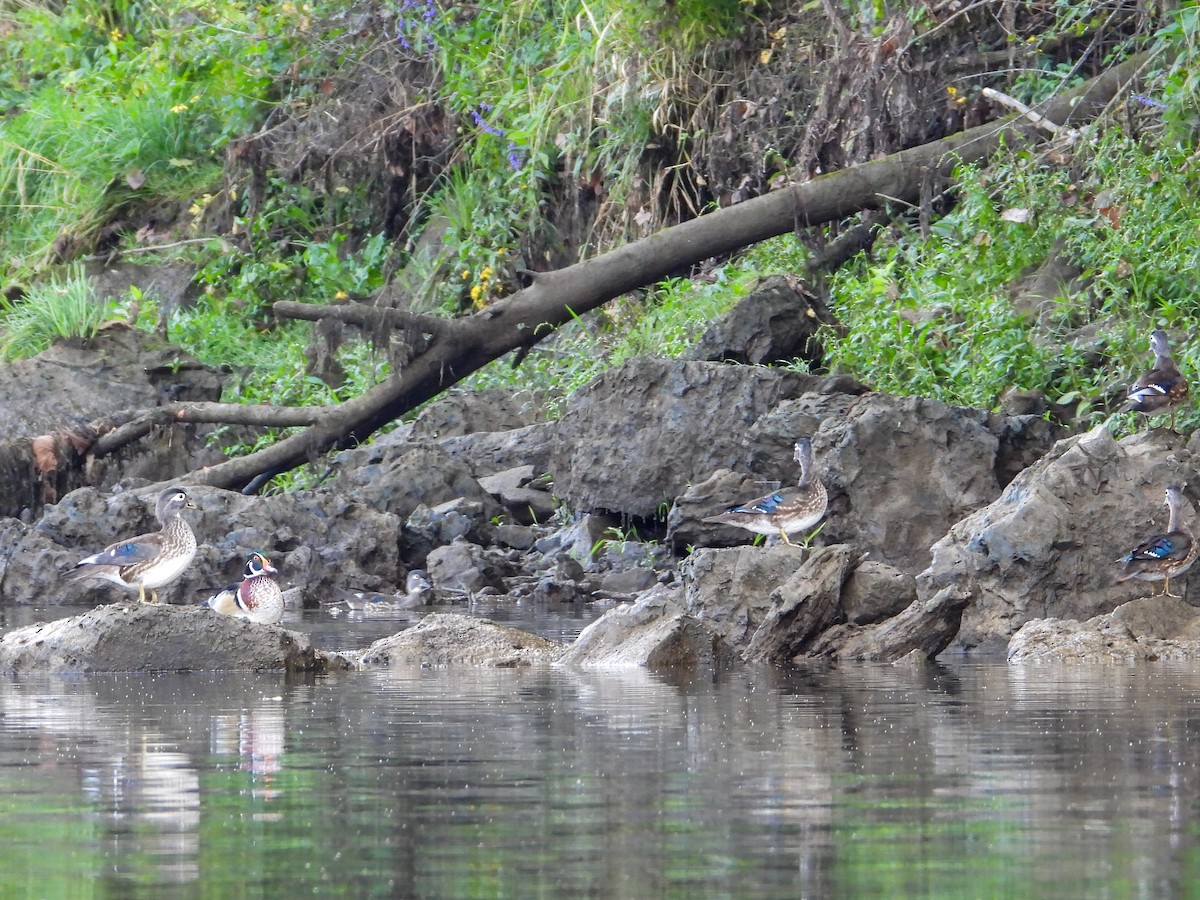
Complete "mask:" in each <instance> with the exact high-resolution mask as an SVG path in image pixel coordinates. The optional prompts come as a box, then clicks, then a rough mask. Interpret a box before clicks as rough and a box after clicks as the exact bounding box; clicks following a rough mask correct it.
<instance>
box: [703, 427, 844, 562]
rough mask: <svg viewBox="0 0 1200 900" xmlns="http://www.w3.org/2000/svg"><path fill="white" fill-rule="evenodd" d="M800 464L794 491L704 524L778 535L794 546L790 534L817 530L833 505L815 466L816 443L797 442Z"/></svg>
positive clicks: (776, 493) (761, 499)
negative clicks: (813, 448)
mask: <svg viewBox="0 0 1200 900" xmlns="http://www.w3.org/2000/svg"><path fill="white" fill-rule="evenodd" d="M796 462H798V463H800V481H799V482H798V483H797V485H796V486H795V487H794V488H782V489H781V490H778V491H774V492H772V493H770V494H765V495H763V496H762V497H758V498H756V499H754V500H751V501H749V502H748V503H743V504H741V505H740V506H735V507H733V508H732V509H729V510H726V511H725V512H723V513H720V514H719V515H715V516H708V517H706V518H705V519H704V521H705V522H717V523H719V524H722V525H736V526H738V527H739V528H745V529H746V530H747V531H753V532H754V533H755V534H764V535H767V536H768V537H774V536H776V535H778V536H779V537H781V538H782V539H783V542H784V543H785V544H790V543H791V541H790V540H788V533H789V532H797V531H806V530H808V529H810V528H813V527H814V526H815V525H816V524H817V523H818V522H820V521H821V519H822V518H824V517H825V510H826V508H827V507H828V505H829V497H828V495H827V494H826V492H825V485H824V484H822V483H821V476H820V475H818V474H817V471H816V466H815V464H814V462H813V450H812V441H810V440H809V439H808V438H800V440H798V441H796Z"/></svg>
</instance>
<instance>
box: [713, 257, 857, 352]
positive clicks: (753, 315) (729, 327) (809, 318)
mask: <svg viewBox="0 0 1200 900" xmlns="http://www.w3.org/2000/svg"><path fill="white" fill-rule="evenodd" d="M836 324H837V320H836V319H834V317H833V314H832V313H830V311H829V305H828V303H827V302H826V300H825V298H824V297H822V296H821V295H820V294H819V293H818V292H816V291H814V290H812V289H811V288H809V287H808V286H807V285H805V283H804V282H803V281H802V280H801V279H799V278H797V277H796V276H794V275H774V276H772V277H770V278H767V279H765V280H764V281H763V282H762V284H760V285H759V286H758V287H757V288H755V289H754V290H753V291H752V292H751V293H749V294H747V295H746V296H745V297H743V298H742V299H741V300H740V301H738V303H737V305H736V306H734V308H733V309H731V310H730V311H729V312H727V313H725V314H724V315H721V316H718V317H717V318H716V319H714V320H713V322H712V323H711V324H710V325H709V326H708V328H707V329H706V330H705V332H704V334H703V335H701V336H700V340H699V341H697V342H696V346H695V347H694V348H693V350H692V353H691V358H692V359H706V360H728V361H731V362H739V363H749V364H751V365H765V364H769V363H790V362H793V361H794V360H796V359H803V360H805V361H806V362H808V363H809V364H810V365H811V366H813V367H819V366H820V365H821V362H822V358H823V356H824V351H823V349H822V347H821V342H820V341H819V340H818V339H817V333H818V331H819V329H820V328H821V327H822V326H828V325H836Z"/></svg>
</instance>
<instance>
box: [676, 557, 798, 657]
mask: <svg viewBox="0 0 1200 900" xmlns="http://www.w3.org/2000/svg"><path fill="white" fill-rule="evenodd" d="M805 553H806V551H805V550H803V549H801V548H800V547H794V546H788V545H787V544H782V543H781V544H777V545H775V546H774V547H742V548H736V549H731V550H709V549H700V550H697V551H696V552H694V553H693V554H692V555H691V556H689V557H688V558H687V560H685V561H684V563H683V565H682V567H681V569H680V574H681V575H682V578H683V587H684V600H683V606H684V611H685V612H687V613H688V615H690V616H692V617H693V618H695V619H696V620H698V621H699V622H700V623H701V624H702V625H704V626H705V628H708V629H710V630H711V631H713V632H714V633H715V634H717V635H718V636H719V637H721V638H722V639H723V640H724V641H725V642H726V643H728V644H729V645H730V646H731V647H732V648H733V649H734V650H737V651H739V652H740V651H741V650H743V649H744V648H745V647H746V646H747V645H748V644H749V643H750V639H751V638H752V637H753V636H754V632H755V631H757V630H758V627H759V625H761V624H762V623H763V621H764V620H765V619H766V617H767V614H768V613H769V612H770V610H771V605H772V600H771V594H772V592H773V591H775V589H776V588H778V587H780V586H781V585H782V584H783V583H784V582H786V581H787V580H788V579H789V578H791V576H792V575H793V574H794V573H795V572H796V571H797V570H798V569H799V568H800V567H801V565H803V563H804V559H805Z"/></svg>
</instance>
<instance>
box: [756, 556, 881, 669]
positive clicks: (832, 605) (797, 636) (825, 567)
mask: <svg viewBox="0 0 1200 900" xmlns="http://www.w3.org/2000/svg"><path fill="white" fill-rule="evenodd" d="M859 556H860V554H859V553H857V552H856V551H855V550H854V548H853V547H849V546H847V545H845V544H838V545H836V546H833V547H820V548H818V549H816V550H813V551H812V552H811V553H810V554H809V556H808V558H807V559H806V560H805V561H804V565H802V566H801V567H800V568H799V569H797V570H796V572H795V574H793V575H792V576H791V577H790V578H788V580H787V581H785V582H784V583H783V584H781V585H780V586H779V587H777V588H776V589H775V590H774V591H772V592H771V609H770V610H769V611H768V613H767V614H766V615H765V616H764V617H763V621H762V624H761V625H759V626H758V628H757V629H756V630H755V632H754V636H753V637H752V638H751V640H750V643H749V645H747V647H746V648H745V650H744V651H743V653H742V656H743V657H744V658H745V659H746V660H747V661H748V662H771V663H775V664H781V663H786V662H787V661H788V660H790V659H791V658H792V657H794V656H796V655H798V654H799V653H801V652H803V651H804V650H805V648H806V647H807V646H808V644H809V642H810V641H812V639H813V638H815V637H816V636H817V635H818V634H820V633H821V632H823V631H825V629H827V628H829V627H830V626H831V625H835V624H837V623H838V622H840V621H842V620H843V619H844V615H843V613H842V603H841V598H842V585H843V584H844V583H845V581H846V578H847V576H848V575H849V573H850V570H851V568H852V567H853V566H854V565H855V563H857V562H858V559H859Z"/></svg>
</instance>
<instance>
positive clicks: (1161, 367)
mask: <svg viewBox="0 0 1200 900" xmlns="http://www.w3.org/2000/svg"><path fill="white" fill-rule="evenodd" d="M1150 349H1151V350H1153V351H1154V368H1153V369H1151V370H1150V371H1149V372H1147V373H1146V374H1144V375H1143V376H1142V377H1141V378H1139V379H1138V380H1137V381H1136V382H1134V384H1133V387H1131V388H1130V389H1129V396H1128V397H1127V398H1126V400H1125V403H1124V404H1123V405H1122V406H1121V412H1140V413H1142V414H1143V415H1146V416H1156V415H1165V414H1170V416H1171V429H1172V430H1174V429H1175V410H1176V409H1177V408H1178V407H1179V406H1180V405H1181V404H1182V403H1183V402H1184V401H1185V400H1187V398H1188V392H1189V388H1188V383H1187V379H1185V378H1184V377H1183V373H1181V372H1180V371H1179V367H1178V366H1177V365H1175V359H1174V357H1172V356H1171V346H1170V343H1169V342H1168V341H1167V333H1166V332H1165V331H1163V330H1162V329H1161V328H1156V329H1155V330H1154V331H1152V332H1151V333H1150Z"/></svg>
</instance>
